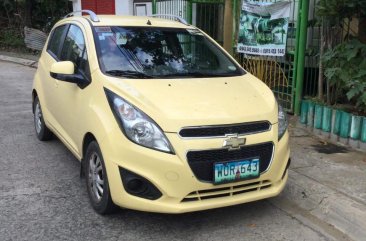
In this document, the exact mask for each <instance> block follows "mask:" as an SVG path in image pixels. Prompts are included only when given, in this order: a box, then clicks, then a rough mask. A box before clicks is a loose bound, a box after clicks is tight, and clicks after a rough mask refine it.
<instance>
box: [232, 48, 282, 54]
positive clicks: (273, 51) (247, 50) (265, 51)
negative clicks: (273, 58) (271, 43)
mask: <svg viewBox="0 0 366 241" xmlns="http://www.w3.org/2000/svg"><path fill="white" fill-rule="evenodd" d="M238 50H239V52H243V53H249V54H263V55H284V54H285V49H272V48H256V47H248V46H239V49H238Z"/></svg>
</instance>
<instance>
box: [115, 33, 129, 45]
mask: <svg viewBox="0 0 366 241" xmlns="http://www.w3.org/2000/svg"><path fill="white" fill-rule="evenodd" d="M116 43H117V45H125V44H126V43H127V35H126V33H116Z"/></svg>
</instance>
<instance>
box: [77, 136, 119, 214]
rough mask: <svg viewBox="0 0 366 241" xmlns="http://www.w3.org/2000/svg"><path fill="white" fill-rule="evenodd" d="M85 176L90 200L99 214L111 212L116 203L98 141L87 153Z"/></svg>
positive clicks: (92, 144)
mask: <svg viewBox="0 0 366 241" xmlns="http://www.w3.org/2000/svg"><path fill="white" fill-rule="evenodd" d="M84 161H85V176H86V185H87V191H88V195H89V200H90V203H91V205H92V206H93V208H94V210H95V211H96V212H97V213H99V214H107V213H111V212H113V211H114V210H115V207H116V206H115V205H114V203H113V201H112V197H111V194H110V191H109V184H108V177H107V173H106V170H105V165H104V160H103V156H102V153H101V151H100V148H99V145H98V143H97V142H95V141H93V142H91V143H90V144H89V146H88V148H87V151H86V155H85V159H84Z"/></svg>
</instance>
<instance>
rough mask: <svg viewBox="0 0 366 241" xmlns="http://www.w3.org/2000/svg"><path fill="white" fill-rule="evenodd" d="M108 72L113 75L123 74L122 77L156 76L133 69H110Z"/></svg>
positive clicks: (150, 77)
mask: <svg viewBox="0 0 366 241" xmlns="http://www.w3.org/2000/svg"><path fill="white" fill-rule="evenodd" d="M106 73H107V74H110V75H113V76H122V77H129V78H135V79H139V78H141V79H152V78H154V77H153V76H151V75H148V74H145V73H143V72H138V71H132V70H118V69H115V70H108V71H106Z"/></svg>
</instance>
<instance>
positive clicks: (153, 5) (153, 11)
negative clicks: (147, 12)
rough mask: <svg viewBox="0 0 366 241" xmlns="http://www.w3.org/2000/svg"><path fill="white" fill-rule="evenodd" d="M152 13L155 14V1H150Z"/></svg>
mask: <svg viewBox="0 0 366 241" xmlns="http://www.w3.org/2000/svg"><path fill="white" fill-rule="evenodd" d="M152 13H153V14H156V13H157V12H156V0H152Z"/></svg>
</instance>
